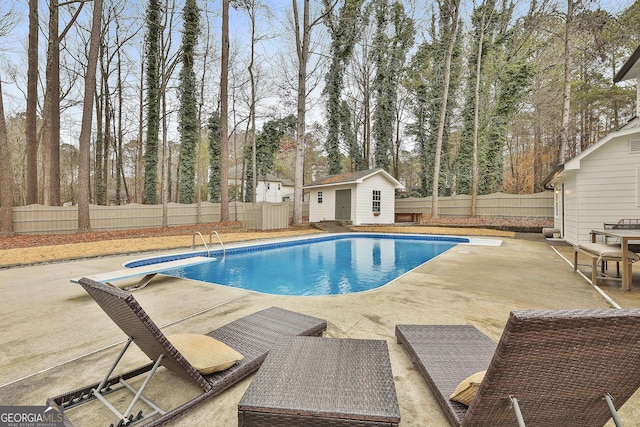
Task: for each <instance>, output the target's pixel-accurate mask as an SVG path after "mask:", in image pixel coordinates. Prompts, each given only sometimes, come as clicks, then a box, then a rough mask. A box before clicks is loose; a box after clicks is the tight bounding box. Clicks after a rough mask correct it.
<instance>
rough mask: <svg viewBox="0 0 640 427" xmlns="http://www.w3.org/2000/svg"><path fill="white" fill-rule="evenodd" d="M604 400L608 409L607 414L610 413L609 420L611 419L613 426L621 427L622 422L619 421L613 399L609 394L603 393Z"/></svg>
mask: <svg viewBox="0 0 640 427" xmlns="http://www.w3.org/2000/svg"><path fill="white" fill-rule="evenodd" d="M604 400H606V401H607V406H608V407H609V412H611V418H612V419H613V422H614V424H615V425H616V427H622V422H621V421H620V417H619V416H618V411H617V410H616V407H615V406H614V405H613V397H612V396H611V395H610V394H609V393H605V394H604Z"/></svg>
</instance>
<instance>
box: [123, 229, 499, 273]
mask: <svg viewBox="0 0 640 427" xmlns="http://www.w3.org/2000/svg"><path fill="white" fill-rule="evenodd" d="M380 236H389V237H401V238H403V239H407V240H427V241H445V242H452V241H453V242H456V243H458V244H460V245H468V246H496V247H497V246H500V245H502V240H500V239H488V238H478V237H465V236H451V235H444V234H428V235H425V234H413V233H410V234H407V233H373V232H352V233H329V234H323V235H320V236H318V235H312V236H303V237H288V238H278V239H269V240H267V241H263V242H256V241H255V240H254V241H244V242H233V243H230V244H229V245H225V246H224V248H218V249H215V250H208V251H207V250H202V249H199V250H191V251H187V252H175V253H170V254H165V255H158V254H156V255H152V256H148V257H144V258H138V259H135V260H132V261H127V262H124V263H123V264H122V266H123V267H124V268H135V267H141V266H144V265H150V264H156V263H158V262H166V261H173V260H178V259H184V258H191V257H195V256H209V257H218V256H224V255H225V253H229V252H230V253H243V252H249V251H258V250H263V249H271V248H277V247H285V246H295V245H302V244H305V243H309V242H311V241H314V242H321V241H329V240H337V239H343V238H344V239H347V238H351V237H380ZM215 246H219V245H218V244H215ZM152 261H155V262H152Z"/></svg>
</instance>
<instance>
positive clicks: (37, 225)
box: [13, 192, 553, 234]
mask: <svg viewBox="0 0 640 427" xmlns="http://www.w3.org/2000/svg"><path fill="white" fill-rule="evenodd" d="M395 204H396V206H395V211H396V216H399V215H410V214H416V215H420V214H421V215H423V216H429V215H431V197H424V198H408V199H396V201H395ZM438 205H439V209H438V211H439V212H438V214H439V215H440V216H443V217H444V216H448V217H466V216H469V214H470V212H471V196H466V195H461V196H451V197H439V198H438ZM162 210H163V209H162V205H139V204H129V205H123V206H96V205H91V206H90V207H89V216H90V218H91V229H92V230H93V231H113V230H126V229H135V228H149V227H160V226H162ZM476 215H477V216H484V217H507V218H510V217H517V218H553V193H552V192H545V193H537V194H528V195H513V194H502V193H495V194H490V195H485V196H478V201H477V210H476ZM229 216H230V219H231V220H232V221H241V222H243V223H244V226H245V228H249V229H258V230H273V229H280V228H286V227H287V225H288V224H289V222H290V218H291V217H292V216H293V203H291V202H283V203H260V204H258V205H256V206H253V205H252V204H251V203H241V202H230V203H229ZM302 216H303V218H308V217H309V203H308V202H305V203H304V204H303V208H302ZM212 222H220V204H219V203H210V202H203V203H200V204H195V203H194V204H189V205H183V204H178V203H169V204H168V206H167V223H168V225H169V226H170V227H171V226H180V225H194V226H196V225H197V224H203V223H212ZM77 229H78V207H77V206H69V207H60V206H43V205H29V206H17V207H14V208H13V230H14V232H15V233H17V234H54V233H75V232H76V231H77Z"/></svg>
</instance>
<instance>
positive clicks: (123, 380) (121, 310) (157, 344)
mask: <svg viewBox="0 0 640 427" xmlns="http://www.w3.org/2000/svg"><path fill="white" fill-rule="evenodd" d="M79 283H80V285H82V286H83V287H84V288H85V290H86V291H87V292H88V293H89V294H90V295H91V296H92V297H93V298H94V299H95V301H96V302H97V303H98V304H99V305H100V307H101V308H102V309H103V310H104V311H105V312H106V313H107V314H108V315H109V317H111V319H112V320H113V321H114V322H115V323H116V324H117V325H118V326H119V327H120V328H121V329H122V330H123V331H124V332H125V334H127V336H128V337H129V340H128V342H127V344H126V346H125V349H123V351H122V353H120V356H119V357H118V359H117V360H116V361H115V363H114V365H113V366H112V367H111V370H110V371H109V372H108V373H107V375H106V376H105V378H104V380H103V381H102V382H99V383H96V384H92V385H90V386H87V387H82V388H80V389H77V390H74V391H71V392H68V393H64V394H62V395H59V396H57V397H53V398H50V399H48V400H47V404H49V405H60V406H62V407H63V408H65V414H66V410H67V409H70V408H72V407H74V406H77V405H79V404H81V403H84V402H87V401H89V400H93V399H96V398H97V399H99V400H100V401H102V402H103V403H105V405H106V406H107V407H108V408H109V409H110V410H111V411H112V412H114V414H116V416H117V417H118V419H119V420H120V422H121V423H122V424H126V425H131V424H132V423H136V422H140V421H143V420H145V421H147V420H148V419H150V418H153V417H155V418H154V419H153V420H152V421H151V423H150V424H148V425H161V424H164V423H166V422H168V421H171V420H173V419H175V418H176V417H178V416H179V415H181V414H183V413H184V412H185V411H186V410H188V409H190V408H192V407H193V406H195V405H197V404H198V403H200V402H202V401H204V400H206V399H208V398H210V397H212V396H215V395H217V394H219V393H221V392H222V391H224V390H226V389H227V388H229V387H231V386H232V385H233V384H235V383H237V382H238V381H240V380H241V379H243V378H245V377H246V376H248V375H249V374H251V373H253V372H254V371H256V370H257V369H258V368H259V366H260V365H261V364H262V362H263V361H264V359H265V357H266V356H267V353H268V352H269V350H270V349H271V348H272V346H273V345H274V344H275V343H276V342H277V341H278V340H280V339H281V338H282V337H284V336H289V335H310V336H315V335H322V332H323V331H325V330H326V328H327V323H326V321H324V320H321V319H317V318H314V317H311V316H306V315H303V314H299V313H295V312H292V311H288V310H284V309H281V308H277V307H271V308H268V309H265V310H262V311H259V312H257V313H254V314H251V315H248V316H245V317H243V318H240V319H238V320H235V321H233V322H231V323H229V324H227V325H224V326H222V327H220V328H218V329H216V330H214V331H211V332H209V333H208V334H207V335H209V336H211V337H213V338H215V339H216V340H218V341H221V342H223V343H225V344H227V345H228V346H230V347H232V348H233V349H235V350H237V351H238V352H240V353H241V354H242V355H243V356H244V358H243V359H242V360H240V361H238V362H237V363H236V364H234V365H233V366H232V367H230V368H228V369H226V370H224V371H221V372H215V373H212V374H209V375H201V374H200V373H199V372H198V370H196V369H195V368H194V367H193V366H192V365H191V364H190V363H189V362H188V361H187V360H186V359H185V358H184V357H183V356H182V355H181V354H180V352H179V351H178V350H177V349H176V348H175V347H174V346H173V345H172V344H171V342H169V340H168V339H167V337H166V336H165V335H164V334H163V333H162V331H160V329H159V328H158V327H157V326H156V325H155V323H154V322H153V321H152V320H151V319H150V318H149V317H148V316H147V314H146V313H145V311H144V310H143V309H142V307H141V306H140V305H139V304H138V302H137V301H136V300H135V298H134V297H133V296H132V295H131V294H130V293H129V292H127V291H124V290H122V289H119V288H116V287H114V286H111V285H107V284H103V283H100V282H96V281H94V280H91V279H87V278H82V279H80V280H79ZM131 342H134V343H135V344H136V345H137V346H138V347H139V348H140V349H141V350H142V351H143V352H144V353H145V354H146V355H147V356H148V357H149V358H150V359H151V360H152V363H150V364H148V365H146V366H144V367H142V368H139V369H136V370H134V371H131V372H127V373H125V374H122V375H117V376H113V377H112V374H113V371H114V369H115V367H116V365H117V364H118V362H119V360H120V358H121V357H122V355H123V354H124V352H125V351H126V349H127V348H128V346H129V344H131ZM160 365H163V366H165V367H166V368H168V369H170V370H172V371H173V372H175V373H177V374H179V375H180V376H182V377H183V378H186V379H187V380H189V381H192V382H194V383H195V384H197V385H199V386H200V387H201V388H202V390H203V393H202V394H200V395H198V396H197V397H196V398H194V399H193V400H190V401H188V402H186V403H184V404H182V405H181V406H179V407H178V408H175V409H172V410H170V411H164V410H162V409H160V408H158V407H157V406H156V405H155V404H154V403H153V402H151V401H149V400H148V399H146V398H144V397H140V396H138V395H137V392H138V391H137V390H134V391H132V393H134V394H136V395H135V396H134V398H133V400H134V402H132V403H131V405H130V407H129V408H127V410H126V411H124V412H122V413H121V412H119V411H118V410H116V409H115V408H113V407H112V406H111V404H110V403H109V402H108V401H107V400H106V398H105V395H107V394H109V393H110V392H113V391H115V390H119V389H122V388H123V387H127V388H130V386H129V384H128V383H127V380H129V379H131V378H134V377H136V376H138V375H141V374H145V373H146V374H147V378H146V379H145V382H144V383H143V385H142V386H141V387H140V394H141V393H142V392H143V391H144V388H145V387H146V384H148V381H149V380H150V379H151V377H152V376H153V374H154V373H155V371H156V369H157V368H158V367H159V366H160ZM96 390H98V392H96ZM130 390H131V388H130ZM138 399H140V400H142V401H144V403H146V404H147V405H148V406H150V407H151V408H152V409H153V410H152V411H151V412H150V413H148V414H145V415H142V414H141V413H138V414H132V413H130V410H131V408H132V407H133V405H134V404H135V401H137V400H138ZM158 415H159V416H158ZM117 422H118V421H116V423H117ZM65 425H72V424H71V422H70V421H69V420H68V419H67V420H65ZM107 425H108V424H107Z"/></svg>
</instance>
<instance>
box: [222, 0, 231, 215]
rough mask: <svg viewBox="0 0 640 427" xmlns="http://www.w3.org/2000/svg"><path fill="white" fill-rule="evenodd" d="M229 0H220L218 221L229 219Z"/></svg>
mask: <svg viewBox="0 0 640 427" xmlns="http://www.w3.org/2000/svg"><path fill="white" fill-rule="evenodd" d="M228 85H229V0H222V64H221V68H220V221H222V222H227V221H229V134H228V132H229V125H228V120H229V100H228Z"/></svg>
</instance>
